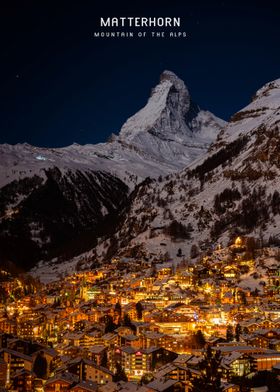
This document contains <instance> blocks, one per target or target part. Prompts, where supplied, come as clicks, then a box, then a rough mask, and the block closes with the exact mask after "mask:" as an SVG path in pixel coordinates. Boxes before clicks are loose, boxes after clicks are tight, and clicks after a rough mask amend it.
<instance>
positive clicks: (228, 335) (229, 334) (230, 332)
mask: <svg viewBox="0 0 280 392" xmlns="http://www.w3.org/2000/svg"><path fill="white" fill-rule="evenodd" d="M233 338H234V333H233V326H232V325H228V327H227V333H226V339H227V341H228V342H231V341H233Z"/></svg>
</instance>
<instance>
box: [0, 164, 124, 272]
mask: <svg viewBox="0 0 280 392" xmlns="http://www.w3.org/2000/svg"><path fill="white" fill-rule="evenodd" d="M127 193H128V188H127V186H126V185H125V184H124V183H123V182H122V181H121V180H119V179H117V178H115V177H113V176H112V175H110V174H109V173H106V172H98V171H96V172H93V171H84V172H81V171H78V170H77V171H70V170H69V171H67V172H64V173H63V172H61V171H60V170H59V169H58V168H52V169H48V170H45V171H44V176H42V175H41V176H38V175H34V176H32V177H26V178H24V179H21V180H19V181H13V182H11V183H10V184H7V185H6V186H5V187H3V188H2V189H1V193H0V233H1V235H0V257H1V258H3V259H4V260H11V261H13V262H15V263H16V264H17V265H18V266H21V267H23V268H24V269H26V268H28V267H31V266H32V265H33V264H34V263H35V262H36V261H38V260H40V259H41V258H42V259H49V258H52V257H54V256H57V255H63V257H66V258H67V257H72V256H73V255H75V254H79V253H81V252H82V251H84V250H86V249H89V248H92V247H93V246H95V244H96V238H97V237H98V236H100V235H104V234H105V233H106V234H108V233H109V232H110V229H111V228H112V226H113V223H114V220H115V219H116V215H117V214H118V211H119V210H120V209H121V208H123V206H124V204H126V202H127Z"/></svg>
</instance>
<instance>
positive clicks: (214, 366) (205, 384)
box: [191, 346, 223, 392]
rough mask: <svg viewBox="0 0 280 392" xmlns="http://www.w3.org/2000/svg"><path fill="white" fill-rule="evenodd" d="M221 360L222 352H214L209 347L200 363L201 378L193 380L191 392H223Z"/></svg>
mask: <svg viewBox="0 0 280 392" xmlns="http://www.w3.org/2000/svg"><path fill="white" fill-rule="evenodd" d="M221 360H222V357H221V353H220V351H216V352H213V351H212V349H211V347H210V346H208V347H207V350H206V351H205V353H204V358H203V360H202V361H201V362H200V363H199V370H200V376H199V377H195V378H193V380H192V386H191V392H202V391H209V392H210V391H211V392H222V389H223V388H222V387H221V373H220V370H219V367H220V364H221Z"/></svg>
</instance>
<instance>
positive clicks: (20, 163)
mask: <svg viewBox="0 0 280 392" xmlns="http://www.w3.org/2000/svg"><path fill="white" fill-rule="evenodd" d="M225 124H226V123H225V121H223V120H221V119H219V118H217V117H215V116H214V115H213V114H212V113H210V112H207V111H201V110H200V109H199V108H198V106H196V105H194V104H193V103H192V101H191V98H190V95H189V92H188V90H187V88H186V86H185V84H184V82H183V81H182V80H180V79H179V78H178V77H177V76H176V75H175V74H173V73H172V72H170V71H165V72H163V74H162V75H161V78H160V83H159V84H158V85H157V86H156V87H155V88H154V89H153V92H152V95H151V97H150V99H149V101H148V103H147V105H146V106H145V107H144V108H143V109H141V110H140V111H139V112H138V113H136V114H135V115H134V116H132V117H131V118H129V119H128V120H127V121H126V123H125V124H124V125H123V127H122V129H121V131H120V134H119V136H115V135H114V136H113V137H112V138H111V141H110V142H107V143H100V144H97V145H90V144H88V145H84V146H81V145H79V144H73V145H71V146H68V147H64V148H39V147H34V146H31V145H28V144H17V145H15V146H11V145H7V144H4V145H0V186H3V185H5V184H7V183H9V182H10V181H12V180H14V179H19V178H24V177H25V176H32V175H34V174H39V175H40V173H43V171H44V169H46V168H51V167H54V166H55V167H58V168H59V169H60V170H62V171H65V170H69V169H70V170H85V169H86V170H88V169H90V170H101V171H108V172H110V173H112V174H113V175H115V176H117V177H119V178H121V179H122V180H124V181H125V182H126V183H127V184H135V183H137V182H140V181H142V180H143V179H144V178H145V177H147V176H150V177H154V178H156V177H158V176H159V175H166V174H168V173H172V172H174V171H176V170H178V169H182V168H183V167H185V166H186V165H188V164H189V163H190V162H192V161H193V160H194V159H196V158H197V157H198V156H200V155H202V154H203V153H205V151H206V150H207V148H208V147H209V145H210V143H212V142H213V141H214V140H215V138H216V136H217V134H218V132H219V131H220V130H221V128H222V127H223V126H224V125H225Z"/></svg>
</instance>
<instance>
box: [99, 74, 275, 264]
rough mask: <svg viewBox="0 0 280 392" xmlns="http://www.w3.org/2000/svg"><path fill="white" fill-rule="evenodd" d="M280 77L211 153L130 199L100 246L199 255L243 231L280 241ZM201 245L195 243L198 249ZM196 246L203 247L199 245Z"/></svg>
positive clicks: (103, 251) (106, 250)
mask: <svg viewBox="0 0 280 392" xmlns="http://www.w3.org/2000/svg"><path fill="white" fill-rule="evenodd" d="M279 124H280V79H278V80H275V81H274V82H271V83H268V84H266V85H265V86H264V87H262V88H261V89H260V90H258V91H257V93H256V95H255V96H254V98H253V101H252V102H251V103H250V104H249V105H248V106H247V107H246V108H244V109H243V110H241V111H240V112H238V113H236V114H235V115H234V116H233V117H232V118H231V121H230V122H229V124H228V125H227V126H226V127H225V128H224V129H223V130H222V131H221V132H220V134H219V135H218V138H217V141H216V142H215V143H214V144H213V145H212V146H211V148H210V150H209V152H208V153H207V154H204V156H202V157H200V158H198V159H197V160H196V161H194V162H193V163H192V164H191V165H190V166H189V167H188V168H186V169H184V170H182V171H179V172H177V173H174V174H170V175H168V176H167V177H166V178H164V179H163V180H159V181H156V180H149V181H146V182H144V183H142V184H140V185H139V186H138V187H136V189H135V191H134V192H133V193H132V195H131V196H130V204H129V207H128V208H127V209H126V211H125V213H124V214H123V216H122V220H121V222H120V224H119V228H118V230H117V231H116V233H115V235H114V236H113V238H111V239H110V240H106V241H104V242H102V243H101V244H100V245H99V247H98V253H99V255H100V257H104V256H105V257H106V256H107V257H109V256H111V253H112V247H113V249H114V250H115V251H116V252H118V254H122V255H131V254H132V253H133V254H137V252H138V254H141V252H143V250H144V253H148V254H150V255H152V256H154V257H155V258H156V257H158V255H162V256H163V255H165V258H168V257H169V255H170V256H171V257H172V258H174V257H175V258H176V254H177V253H178V249H179V248H180V250H179V253H178V254H179V255H181V254H185V255H187V256H189V255H190V249H191V247H192V251H193V255H194V254H195V253H197V250H202V249H204V250H205V249H207V248H208V247H211V246H213V244H217V243H218V242H223V243H227V242H228V240H229V239H230V238H231V237H232V236H234V235H237V234H244V235H253V236H255V237H259V238H260V239H261V240H269V238H270V242H274V243H280V216H279V214H280V193H279V176H280V157H279V151H280V135H279ZM193 245H195V246H193ZM196 247H197V249H196Z"/></svg>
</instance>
